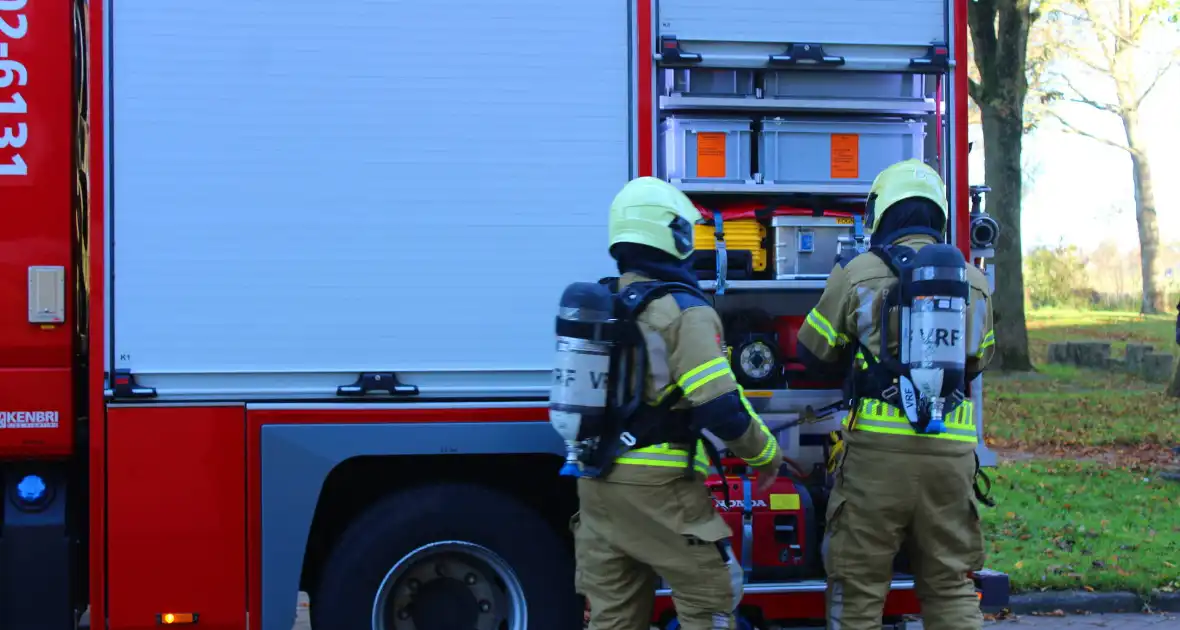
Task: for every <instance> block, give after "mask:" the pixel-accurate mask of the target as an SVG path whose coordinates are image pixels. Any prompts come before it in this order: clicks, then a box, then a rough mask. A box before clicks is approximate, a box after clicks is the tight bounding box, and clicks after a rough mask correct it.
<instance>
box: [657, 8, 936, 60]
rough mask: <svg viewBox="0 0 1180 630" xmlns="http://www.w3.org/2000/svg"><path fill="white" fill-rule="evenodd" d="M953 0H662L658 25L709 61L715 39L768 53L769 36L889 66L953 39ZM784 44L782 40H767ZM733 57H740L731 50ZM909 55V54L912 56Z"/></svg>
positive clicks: (662, 34) (848, 57) (753, 55)
mask: <svg viewBox="0 0 1180 630" xmlns="http://www.w3.org/2000/svg"><path fill="white" fill-rule="evenodd" d="M946 19H947V1H946V0H911V1H910V2H905V3H893V2H881V1H880V0H822V1H816V0H728V1H726V2H716V1H715V0H660V2H659V20H658V21H657V24H658V25H659V33H660V35H661V36H675V37H676V38H677V39H678V40H679V41H682V42H686V44H685V50H687V51H689V52H695V53H700V54H702V55H703V56H704V57H705V59H704V60H703V61H704V62H705V63H709V60H708V57H709V56H710V53H712V52H715V51H716V49H713V48H711V47H709V46H708V44H709V43H714V42H742V43H746V44H750V46H747V51H748V52H750V53H755V51H756V52H757V53H759V54H751V58H754V57H757V56H761V62H760V63H764V62H765V60H766V57H765V55H760V53H761V52H762V50H761V48H760V47H759V46H760V45H761V46H767V45H768V44H765V43H766V42H791V43H798V44H803V43H810V44H813V45H815V44H822V45H823V49H824V50H825V51H826V52H828V53H829V54H834V55H843V56H844V57H845V59H844V63H843V66H842V67H852V66H864V67H869V66H873V65H878V66H884V65H889V64H890V63H891V62H892V63H896V62H899V61H903V59H902V56H903V55H904V54H906V53H907V52H908V51H905V50H902V49H903V48H912V47H916V48H917V49H918V53H919V54H921V50H922V49H925V48H927V47H929V46H930V45H931V44H933V43H935V42H946V41H947V37H948V35H947V32H946V31H947V27H946V24H947V21H946ZM768 46H769V47H770V48H775V47H777V48H778V49H779V50H778V51H775V52H774V53H772V54H781V53H782V52H783V51H782V45H781V44H778V45H774V44H770V45H768ZM727 61H728V62H730V63H732V62H733V61H734V58H732V57H731V58H729V59H728V60H727ZM904 62H908V59H905V60H904Z"/></svg>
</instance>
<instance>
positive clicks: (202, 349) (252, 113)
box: [0, 0, 1007, 630]
mask: <svg viewBox="0 0 1180 630" xmlns="http://www.w3.org/2000/svg"><path fill="white" fill-rule="evenodd" d="M966 11H967V2H966V0H909V1H906V2H902V1H885V0H824V1H823V2H817V1H812V2H807V1H804V0H785V1H784V0H728V1H726V2H718V1H704V0H616V1H606V0H594V1H589V0H572V1H568V2H550V1H543V0H501V1H500V2H481V1H478V0H460V1H456V2H445V3H440V2H434V3H431V2H410V1H409V0H386V1H385V2H371V1H368V0H333V1H332V2H314V3H313V2H302V1H295V2H293V1H289V0H288V1H279V0H249V1H244V0H207V1H205V2H195V3H178V2H161V1H160V0H119V1H118V2H109V1H103V0H90V1H89V2H88V1H86V0H61V1H56V2H55V1H51V0H0V203H2V204H3V207H4V208H5V210H6V219H5V225H4V229H3V231H2V232H0V234H2V240H3V244H4V247H3V250H2V251H3V254H2V261H3V264H2V266H0V289H2V290H3V293H2V294H0V295H2V297H3V300H0V303H2V304H3V305H4V308H2V309H0V361H2V362H3V364H2V365H0V370H2V371H3V377H4V378H3V379H0V401H2V405H0V479H2V482H3V483H2V484H0V628H3V629H4V630H29V629H32V628H36V629H38V630H53V629H57V628H73V627H76V625H77V624H78V623H79V618H80V617H81V616H82V615H83V611H87V610H88V618H89V623H90V625H91V627H95V628H101V627H104V626H105V627H106V628H109V629H111V630H138V629H146V628H154V627H157V626H160V625H182V626H183V625H191V626H193V627H195V628H218V629H225V630H230V629H244V628H262V629H264V630H279V629H284V630H285V629H287V628H290V627H291V626H292V623H293V620H294V618H295V609H296V601H297V597H298V596H299V593H300V592H304V593H306V594H307V596H308V597H309V598H310V614H311V623H312V625H313V627H315V628H317V629H318V630H325V629H329V630H330V629H334V628H346V629H348V630H355V628H357V627H368V626H370V625H371V626H372V627H374V628H384V629H399V630H400V629H406V628H415V629H417V630H423V629H430V628H442V627H447V628H450V627H471V628H481V629H484V628H497V629H499V628H504V629H511V630H524V629H525V628H531V629H534V630H553V629H560V628H566V627H577V625H576V624H579V623H580V622H581V619H582V612H583V610H584V603H583V601H582V600H581V598H579V596H578V595H577V594H575V593H574V591H573V587H572V584H573V577H574V570H575V569H574V562H573V559H572V552H571V546H572V543H571V540H570V534H569V528H568V523H569V519H570V517H571V515H572V514H573V513H574V512H575V510H576V509H577V498H576V495H575V490H574V487H573V485H572V482H571V480H570V479H568V478H563V477H560V476H559V475H558V470H559V468H560V467H561V464H562V461H563V453H564V449H563V444H562V442H561V440H560V438H559V437H558V436H557V435H556V433H555V432H554V430H553V429H552V428H551V427H550V426H549V425H548V423H547V418H548V416H547V410H546V401H547V397H548V393H549V387H550V381H551V379H552V359H553V344H554V336H553V318H554V315H555V313H556V308H557V300H558V298H559V296H560V294H561V291H562V289H563V288H564V287H565V286H566V285H567V284H568V283H570V282H573V281H577V280H588V281H594V280H596V279H598V278H601V277H604V276H609V275H612V274H614V273H615V269H614V266H613V263H612V261H611V260H610V259H609V257H608V256H607V254H606V208H607V206H608V205H609V203H610V200H611V198H612V197H613V195H614V194H615V193H616V192H617V191H618V189H619V188H620V187H621V186H622V185H623V184H624V183H625V182H627V181H628V180H629V179H631V178H634V177H637V176H644V175H654V176H658V177H662V178H665V179H667V180H668V181H670V182H672V183H674V184H675V185H677V186H678V187H680V188H681V189H682V190H684V191H685V192H686V193H687V194H688V195H689V196H690V197H691V198H692V199H693V200H694V201H695V202H696V203H697V204H698V205H699V206H700V207H701V208H702V210H704V211H705V212H704V215H705V216H706V217H707V218H708V219H709V224H708V225H703V226H699V227H698V228H697V229H698V235H697V237H698V238H697V247H698V253H697V254H696V255H695V256H694V259H693V260H694V265H695V268H696V269H697V270H698V272H699V274H700V278H701V284H702V287H703V288H704V289H705V290H706V291H707V292H709V293H710V294H711V295H712V299H713V300H714V303H715V305H716V307H717V309H718V310H719V312H721V313H722V315H723V316H724V317H725V321H726V323H727V336H728V338H727V339H726V340H725V342H726V345H727V346H728V347H729V348H730V350H731V361H732V364H733V369H734V372H735V373H736V374H737V376H738V378H739V380H740V381H741V382H742V383H743V384H744V387H745V389H746V391H747V392H748V395H749V397H750V398H751V400H752V401H753V404H754V405H755V406H756V408H757V409H758V411H759V412H760V414H761V415H762V416H763V418H764V419H765V420H766V421H767V423H768V424H769V425H771V426H772V427H773V428H774V429H775V430H776V431H777V432H778V434H779V439H780V442H781V444H782V446H783V449H784V451H785V452H786V453H787V454H788V455H789V456H790V457H791V458H792V460H793V461H794V462H796V463H798V464H799V467H800V468H801V469H802V470H801V471H800V473H799V475H798V476H795V477H791V478H790V479H788V478H787V477H786V476H784V480H785V481H784V483H791V484H793V485H792V488H793V489H792V490H791V491H790V492H780V493H778V494H777V495H773V496H769V497H751V496H750V495H749V494H748V493H746V494H745V495H743V494H742V491H741V486H742V484H741V483H740V479H741V477H740V474H739V475H737V476H735V477H733V479H734V482H733V484H732V485H733V490H734V494H733V495H732V496H731V497H730V498H729V499H722V498H720V495H718V497H719V498H718V508H719V509H722V510H725V511H726V512H727V513H732V514H735V515H736V517H737V520H735V521H734V523H735V527H734V530H735V541H736V542H738V543H744V544H745V548H744V549H745V553H743V564H744V568H746V569H747V573H748V575H749V582H748V584H747V585H746V590H745V593H746V599H745V601H744V602H743V606H742V609H741V613H742V616H743V623H746V624H747V627H755V626H756V627H762V628H771V627H788V626H792V625H803V626H806V625H807V624H809V623H810V624H812V625H822V618H823V616H824V611H823V589H824V577H823V572H822V562H819V560H818V558H819V549H818V547H819V543H818V541H820V540H821V539H822V530H823V504H824V497H825V496H826V495H825V492H826V488H825V485H826V483H825V481H824V478H825V477H826V476H827V475H826V474H825V469H826V466H827V464H828V462H829V460H830V459H831V458H832V455H833V454H832V452H831V446H832V444H833V442H832V438H833V437H834V435H835V434H838V432H839V430H840V412H836V413H817V410H819V411H822V410H824V409H830V408H831V406H832V405H833V404H834V403H837V402H838V401H839V400H840V399H841V392H840V384H839V383H830V382H819V381H816V380H814V379H813V378H812V377H810V376H809V375H808V374H807V372H806V370H804V369H803V368H802V367H801V366H800V365H799V364H798V362H797V360H796V357H795V353H794V348H795V334H796V332H797V331H798V328H799V325H800V323H801V322H802V319H803V317H804V316H805V315H806V313H807V312H808V310H809V309H810V308H811V307H812V306H813V305H814V304H815V301H816V300H817V299H818V296H819V294H820V292H821V291H822V288H823V286H824V280H825V278H826V276H827V274H828V273H829V272H830V269H831V267H832V265H833V263H834V261H835V259H836V257H837V256H838V255H840V254H841V253H842V252H843V253H847V252H849V251H852V250H854V249H856V248H858V247H862V246H863V244H864V243H865V242H866V239H871V234H866V233H865V226H863V225H862V217H863V212H864V201H865V196H866V193H867V191H868V188H869V185H870V183H871V181H872V179H873V176H874V175H875V173H876V172H877V171H879V170H880V169H881V168H883V167H884V166H886V165H887V164H889V163H892V162H894V161H897V160H900V159H906V158H918V159H922V160H925V161H926V162H927V163H929V164H931V165H932V166H934V167H935V168H936V169H938V170H939V171H940V172H941V173H942V174H943V175H944V177H945V180H946V181H947V183H948V188H949V195H950V204H951V207H952V209H953V214H952V221H951V224H950V238H951V241H952V242H953V243H954V244H956V245H957V246H959V247H960V248H961V249H962V251H963V252H964V253H965V254H966V255H968V256H969V258H970V260H972V262H973V264H979V265H983V266H986V259H987V258H988V257H989V256H990V255H991V253H990V249H989V247H990V239H989V234H990V235H991V236H994V227H995V225H994V222H992V223H989V221H990V219H988V218H987V216H986V215H985V214H983V213H982V212H978V211H974V212H973V211H972V209H971V205H972V204H971V195H972V191H971V190H969V187H968V182H967V160H966V154H967V151H968V142H967V135H966V134H967V126H966V125H967V114H966V112H967V88H966V86H967V72H966V63H965V60H966V51H967V29H966ZM975 193H976V196H977V197H978V194H979V191H975ZM850 248H851V249H850ZM982 391H983V387H982V382H978V383H974V384H973V387H972V392H973V395H974V396H975V397H976V398H977V401H976V402H977V403H980V404H977V405H976V409H977V410H980V411H979V412H977V413H978V414H979V417H978V418H977V426H978V427H979V431H980V432H981V433H982V430H983V418H982V411H981V410H982V404H981V402H982V398H981V397H982ZM979 454H980V456H981V459H982V461H983V463H984V465H985V466H986V465H990V464H991V462H992V458H991V456H990V453H988V452H987V450H986V447H984V446H982V441H981V447H980V450H979ZM792 479H793V481H792ZM721 483H728V482H727V481H722V482H721ZM716 487H717V483H716V482H715V483H714V488H716ZM784 519H785V520H784ZM768 524H769V525H768ZM902 560H904V558H903V559H902ZM905 570H906V569H905V566H904V562H901V561H899V566H898V573H897V576H896V579H895V580H894V581H893V583H892V587H891V589H890V593H889V596H888V599H887V604H886V610H885V620H886V622H887V623H893V624H898V627H900V626H901V625H903V624H904V620H903V616H904V615H906V614H910V613H916V612H918V611H919V606H918V602H917V599H916V597H915V596H914V580H913V578H912V577H910V576H908V575H907V574H906V572H905ZM975 578H976V580H977V581H978V582H979V583H980V584H981V585H983V587H981V593H982V596H983V597H984V599H985V600H988V601H990V598H991V597H992V595H993V594H996V597H997V598H998V599H997V600H996V601H1000V600H1002V599H1003V598H1006V596H1007V591H1006V581H1004V580H1005V579H1004V577H1003V576H1002V575H999V574H992V573H985V574H980V575H976V576H975ZM989 585H990V586H989ZM984 587H987V588H984ZM992 587H996V588H992ZM656 595H657V605H656V609H655V611H654V619H653V623H655V624H659V625H661V626H665V627H672V626H675V625H676V622H675V619H674V610H673V609H672V605H671V598H670V591H669V590H668V589H667V588H665V587H664V586H663V585H658V586H657V593H656ZM816 620H820V621H816Z"/></svg>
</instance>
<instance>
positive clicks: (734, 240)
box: [694, 217, 766, 271]
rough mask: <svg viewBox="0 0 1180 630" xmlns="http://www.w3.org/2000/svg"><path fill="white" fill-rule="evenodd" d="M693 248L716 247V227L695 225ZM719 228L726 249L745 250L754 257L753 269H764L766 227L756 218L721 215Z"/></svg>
mask: <svg viewBox="0 0 1180 630" xmlns="http://www.w3.org/2000/svg"><path fill="white" fill-rule="evenodd" d="M694 229H695V230H696V234H695V246H696V247H695V248H696V249H697V250H712V249H716V248H717V237H716V234H717V228H716V227H714V226H712V225H697V226H695V228H694ZM721 229H722V231H723V232H724V233H725V248H726V249H727V250H735V249H736V250H745V251H748V252H750V254H751V255H752V256H753V258H754V271H765V270H766V248H765V247H764V246H763V244H762V243H763V241H764V240H766V227H765V226H763V225H762V224H761V223H759V222H758V220H757V219H731V220H725V219H724V217H722V224H721Z"/></svg>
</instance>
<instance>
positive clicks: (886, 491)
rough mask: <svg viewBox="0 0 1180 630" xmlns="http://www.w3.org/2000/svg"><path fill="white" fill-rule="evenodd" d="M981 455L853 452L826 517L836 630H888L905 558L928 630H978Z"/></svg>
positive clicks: (860, 448) (854, 447) (831, 620)
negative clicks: (891, 595) (892, 593)
mask: <svg viewBox="0 0 1180 630" xmlns="http://www.w3.org/2000/svg"><path fill="white" fill-rule="evenodd" d="M975 470H976V469H975V456H974V454H972V453H966V454H962V455H934V454H917V453H902V452H895V451H888V450H877V449H875V448H872V447H868V446H865V445H861V444H850V445H847V450H846V451H845V453H844V459H843V462H842V463H841V466H840V468H839V470H838V471H837V474H836V485H835V488H834V489H833V492H832V496H831V500H830V501H829V503H828V510H827V522H828V526H827V533H826V534H825V537H824V544H823V553H824V567H825V569H826V570H827V574H828V588H827V605H828V625H827V627H828V630H880V628H881V625H882V614H883V609H884V605H885V596H886V594H887V593H888V592H889V584H890V582H891V580H892V578H893V566H894V558H895V557H896V555H897V553H898V552H899V551H901V550H903V549H904V551H905V553H906V555H907V556H908V558H909V561H910V566H911V571H912V573H913V574H914V580H915V589H916V595H917V596H918V599H919V601H920V602H921V605H922V624H923V627H924V628H926V629H927V630H979V628H981V626H982V624H983V619H982V615H981V614H980V610H979V601H978V599H977V598H976V595H975V587H974V584H973V583H972V581H971V579H970V578H969V577H968V575H967V572H968V571H977V570H979V569H981V568H983V562H984V546H983V534H982V531H981V527H980V522H979V510H978V507H977V506H976V503H975V495H974V492H973V487H974V480H975Z"/></svg>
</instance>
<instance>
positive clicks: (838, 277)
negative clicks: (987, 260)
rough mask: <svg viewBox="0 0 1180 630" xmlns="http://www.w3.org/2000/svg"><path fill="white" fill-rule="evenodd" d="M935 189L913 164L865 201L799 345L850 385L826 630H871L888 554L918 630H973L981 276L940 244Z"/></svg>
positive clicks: (818, 366) (884, 175)
mask: <svg viewBox="0 0 1180 630" xmlns="http://www.w3.org/2000/svg"><path fill="white" fill-rule="evenodd" d="M947 214H948V209H947V197H946V192H945V189H944V185H943V182H942V180H941V178H940V177H939V176H938V173H936V172H935V171H934V170H933V169H932V168H930V167H929V166H927V165H926V164H924V163H922V162H920V161H917V160H908V161H905V162H900V163H897V164H893V165H892V166H890V167H888V168H887V169H885V170H884V171H882V172H881V173H880V174H879V175H878V176H877V178H876V180H875V181H874V182H873V185H872V189H871V192H870V193H869V203H868V216H867V217H866V224H868V225H871V226H872V229H873V231H872V239H871V240H872V243H873V247H872V248H871V249H870V251H868V252H865V253H861V254H860V255H858V256H856V257H855V258H853V259H852V260H851V261H847V262H846V264H838V265H837V266H836V267H835V268H834V269H833V271H832V274H831V277H830V279H829V280H828V284H827V287H826V288H825V290H824V293H823V296H822V297H821V298H820V301H819V304H818V305H817V306H816V307H815V308H814V309H813V310H812V311H811V312H810V313H809V314H808V316H807V319H806V322H805V324H804V326H803V328H802V330H801V331H800V333H799V345H800V346H801V351H800V352H801V354H802V355H803V356H802V358H803V359H804V361H805V362H806V363H808V364H809V365H810V367H811V368H812V369H814V370H817V371H821V372H826V373H827V374H829V375H831V376H836V375H837V374H839V375H850V376H849V378H848V380H847V381H846V382H847V387H848V390H849V393H850V396H849V399H850V402H851V403H852V408H851V409H850V411H849V414H848V417H847V419H846V420H845V422H844V427H843V440H844V445H843V446H844V448H843V455H842V461H841V462H840V464H839V469H838V471H837V472H836V484H835V487H834V489H833V491H832V495H831V500H830V502H829V504H828V510H827V533H826V536H825V540H824V545H823V548H824V565H825V568H826V570H827V574H828V590H827V603H828V628H829V629H832V630H836V629H839V630H870V629H871V630H880V628H881V624H882V612H883V607H884V602H885V595H886V593H887V592H888V591H889V584H890V581H891V579H892V574H893V566H894V558H895V555H896V554H897V553H898V552H899V551H900V550H902V549H903V548H904V550H905V553H906V555H907V557H908V559H909V561H910V564H911V568H912V572H913V573H914V576H915V588H916V594H917V596H918V598H919V600H920V601H921V605H922V616H923V621H922V623H923V627H925V628H927V629H928V630H971V629H972V628H980V627H981V624H982V618H981V614H980V610H979V604H978V600H977V598H976V595H975V590H974V585H973V583H972V581H971V579H970V577H969V576H968V572H969V571H976V570H979V569H981V568H982V567H983V561H984V547H983V537H982V533H981V530H980V522H979V512H978V508H977V506H976V499H977V497H978V498H980V499H982V500H985V501H986V498H984V497H982V495H980V494H979V493H978V491H977V487H976V485H975V478H976V475H977V473H978V470H979V469H978V460H977V459H976V457H975V453H974V451H975V447H976V445H977V443H978V439H979V438H978V435H977V431H976V426H975V410H974V408H973V405H972V402H971V399H970V392H969V384H970V383H971V381H972V379H974V378H975V376H977V375H978V374H979V373H980V372H982V371H983V370H984V368H985V367H987V365H988V363H989V362H990V360H991V357H992V353H993V345H994V336H993V333H992V312H991V295H990V292H989V289H988V283H987V279H986V278H985V276H984V275H983V274H982V273H981V272H980V271H979V270H978V269H977V268H975V267H973V266H971V265H969V264H966V261H965V260H964V259H963V256H962V254H961V253H959V252H958V250H957V249H955V248H953V247H951V246H950V245H946V244H944V243H942V241H943V234H944V230H945V229H946V224H947Z"/></svg>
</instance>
